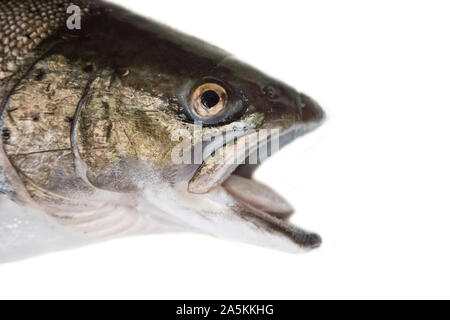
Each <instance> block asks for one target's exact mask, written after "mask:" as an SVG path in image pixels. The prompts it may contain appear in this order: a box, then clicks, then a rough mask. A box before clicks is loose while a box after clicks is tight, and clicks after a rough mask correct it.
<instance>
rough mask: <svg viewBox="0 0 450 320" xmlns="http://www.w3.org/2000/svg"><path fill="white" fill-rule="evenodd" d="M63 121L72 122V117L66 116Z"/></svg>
mask: <svg viewBox="0 0 450 320" xmlns="http://www.w3.org/2000/svg"><path fill="white" fill-rule="evenodd" d="M64 122H67V123H72V122H73V118H72V117H66V118H65V119H64Z"/></svg>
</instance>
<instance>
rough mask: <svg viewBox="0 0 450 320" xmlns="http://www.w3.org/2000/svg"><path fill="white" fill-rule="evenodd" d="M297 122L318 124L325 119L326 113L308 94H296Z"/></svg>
mask: <svg viewBox="0 0 450 320" xmlns="http://www.w3.org/2000/svg"><path fill="white" fill-rule="evenodd" d="M297 101H298V102H297V106H298V109H297V115H298V119H297V122H299V123H304V124H315V125H316V126H318V125H320V124H321V123H322V122H324V121H325V118H326V114H325V111H324V110H323V109H322V107H321V106H320V105H319V104H318V103H317V102H316V101H315V100H313V99H312V98H310V97H309V96H307V95H305V94H303V93H300V94H298V95H297Z"/></svg>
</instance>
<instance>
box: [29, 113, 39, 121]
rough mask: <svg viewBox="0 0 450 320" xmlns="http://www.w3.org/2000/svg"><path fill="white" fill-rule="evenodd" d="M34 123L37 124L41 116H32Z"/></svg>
mask: <svg viewBox="0 0 450 320" xmlns="http://www.w3.org/2000/svg"><path fill="white" fill-rule="evenodd" d="M31 119H32V120H33V121H34V122H38V121H39V120H41V116H40V115H39V114H34V115H33V117H32V118H31Z"/></svg>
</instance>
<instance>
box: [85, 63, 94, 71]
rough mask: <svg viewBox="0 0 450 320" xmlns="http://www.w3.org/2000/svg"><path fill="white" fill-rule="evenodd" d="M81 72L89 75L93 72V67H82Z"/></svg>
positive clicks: (89, 65) (90, 65)
mask: <svg viewBox="0 0 450 320" xmlns="http://www.w3.org/2000/svg"><path fill="white" fill-rule="evenodd" d="M83 71H84V72H86V73H91V72H92V71H94V66H93V65H92V64H88V65H87V66H86V67H84V69H83Z"/></svg>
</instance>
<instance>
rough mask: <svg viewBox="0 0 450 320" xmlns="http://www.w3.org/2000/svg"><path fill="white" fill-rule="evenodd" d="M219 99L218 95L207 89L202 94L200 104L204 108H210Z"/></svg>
mask: <svg viewBox="0 0 450 320" xmlns="http://www.w3.org/2000/svg"><path fill="white" fill-rule="evenodd" d="M219 101H220V97H219V95H218V94H217V92H215V91H213V90H208V91H206V92H204V93H203V94H202V104H203V106H204V107H205V108H208V109H211V108H213V107H214V106H216V105H217V104H218V103H219Z"/></svg>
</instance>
